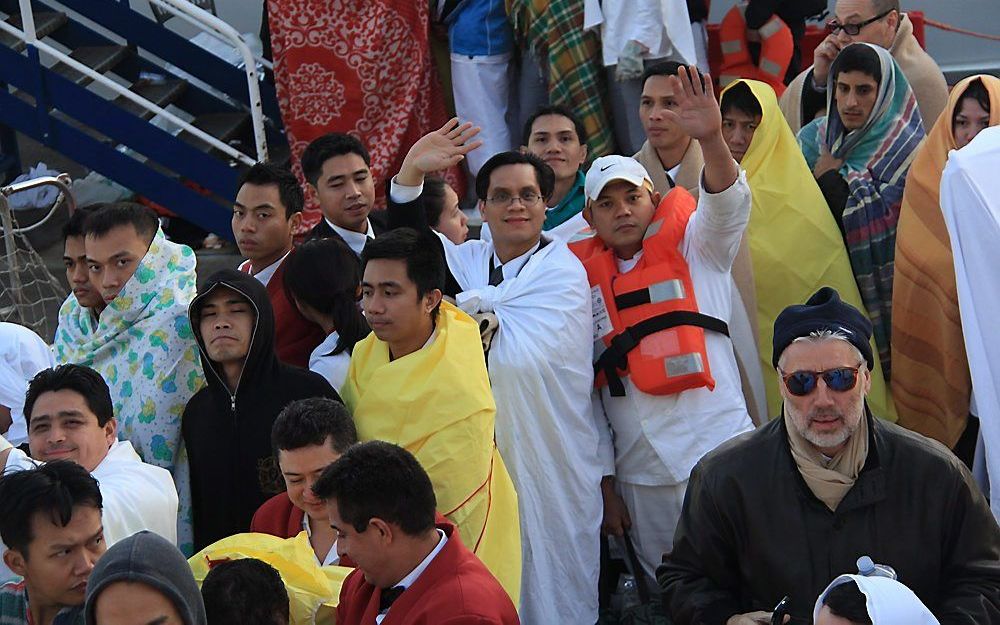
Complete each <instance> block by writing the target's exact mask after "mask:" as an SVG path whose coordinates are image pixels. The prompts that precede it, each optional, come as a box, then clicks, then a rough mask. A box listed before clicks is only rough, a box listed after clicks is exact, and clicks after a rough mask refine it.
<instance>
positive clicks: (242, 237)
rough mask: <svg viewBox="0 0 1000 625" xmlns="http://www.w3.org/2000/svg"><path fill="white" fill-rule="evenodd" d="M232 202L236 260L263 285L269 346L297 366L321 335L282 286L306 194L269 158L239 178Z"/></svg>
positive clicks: (302, 364) (305, 361) (304, 361)
mask: <svg viewBox="0 0 1000 625" xmlns="http://www.w3.org/2000/svg"><path fill="white" fill-rule="evenodd" d="M237 189H238V191H237V192H236V200H235V201H234V202H233V236H234V237H235V238H236V245H238V246H239V248H240V254H243V256H245V257H246V258H247V260H246V261H244V262H243V263H242V264H241V265H240V271H245V272H246V273H249V274H251V275H252V276H253V277H255V278H257V279H258V280H260V282H261V284H263V285H264V286H266V287H267V296H268V297H269V298H270V299H271V306H272V307H273V308H274V320H275V339H274V351H275V353H276V354H277V355H278V360H281V361H282V362H287V363H288V364H290V365H294V366H296V367H306V366H308V365H309V354H311V353H312V350H313V349H315V348H316V346H317V345H319V344H320V343H322V342H323V339H324V338H326V337H325V335H324V333H323V330H322V328H320V327H319V326H318V325H316V324H315V323H313V322H311V321H309V320H307V319H306V318H305V317H303V316H302V313H301V312H299V309H298V307H297V306H295V304H294V303H293V302H291V301H289V299H288V295H287V293H286V292H285V287H284V280H285V260H286V259H287V258H288V255H289V254H291V253H292V252H293V249H294V247H295V241H294V234H295V230H296V228H297V227H298V225H299V223H300V222H301V220H302V209H303V208H304V206H305V198H304V197H303V195H302V188H301V187H300V186H299V181H298V180H297V179H296V178H295V174H293V173H292V172H290V171H288V170H287V169H282V168H281V167H278V166H277V165H274V164H272V163H257V164H256V165H254V166H253V167H251V168H250V169H248V170H247V172H246V173H245V174H243V176H242V177H241V178H240V183H239V186H238V187H237Z"/></svg>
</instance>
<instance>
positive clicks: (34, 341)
mask: <svg viewBox="0 0 1000 625" xmlns="http://www.w3.org/2000/svg"><path fill="white" fill-rule="evenodd" d="M55 364H56V363H55V358H53V357H52V352H51V351H50V350H49V346H48V345H46V344H45V341H43V340H42V338H41V337H40V336H38V335H37V334H35V333H34V332H32V331H31V330H29V329H28V328H26V327H24V326H21V325H17V324H16V323H6V322H3V323H0V406H6V407H7V408H9V409H10V418H11V425H10V429H8V430H7V432H6V433H4V437H5V438H6V439H7V440H8V441H10V442H11V444H13V445H21V444H23V443H27V442H28V427H27V423H26V422H25V419H24V394H25V392H26V391H27V390H28V382H29V381H31V378H33V377H35V374H36V373H38V372H39V371H41V370H42V369H48V368H49V367H54V366H55Z"/></svg>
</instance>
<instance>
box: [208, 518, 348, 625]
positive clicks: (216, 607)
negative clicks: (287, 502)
mask: <svg viewBox="0 0 1000 625" xmlns="http://www.w3.org/2000/svg"><path fill="white" fill-rule="evenodd" d="M326 524H329V521H327V522H326ZM201 596H202V598H203V599H204V600H205V614H206V615H207V616H208V622H209V623H211V624H212V625H244V624H245V623H252V624H253V625H288V617H289V605H288V591H287V590H286V589H285V583H284V582H283V581H282V580H281V575H279V574H278V571H276V570H275V569H274V567H273V566H271V565H270V564H268V563H267V562H263V561H261V560H258V559H256V558H240V559H238V560H228V561H226V562H219V563H218V564H216V565H215V566H213V567H212V568H211V569H209V571H208V575H206V576H205V581H203V582H202V583H201Z"/></svg>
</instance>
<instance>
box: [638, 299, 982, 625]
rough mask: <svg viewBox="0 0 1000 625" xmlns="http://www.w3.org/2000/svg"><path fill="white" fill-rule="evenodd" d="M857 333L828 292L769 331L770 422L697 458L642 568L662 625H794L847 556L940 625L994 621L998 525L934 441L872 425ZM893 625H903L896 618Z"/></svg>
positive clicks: (865, 335)
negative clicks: (887, 577) (666, 535)
mask: <svg viewBox="0 0 1000 625" xmlns="http://www.w3.org/2000/svg"><path fill="white" fill-rule="evenodd" d="M871 334H872V324H871V322H870V321H869V320H868V317H867V316H865V314H864V313H862V312H861V311H860V310H858V309H857V308H854V307H853V306H851V305H849V304H846V303H844V302H843V301H842V300H841V299H840V296H839V294H838V293H837V292H836V291H835V290H834V289H831V288H829V287H824V288H822V289H820V290H819V291H818V292H816V293H815V294H814V295H813V296H812V297H811V298H809V300H808V301H807V302H806V303H805V304H796V305H792V306H789V307H787V308H785V310H784V311H782V312H781V314H780V315H778V318H777V319H776V321H775V323H774V340H773V352H772V356H771V359H772V360H771V362H772V365H773V366H774V367H775V374H776V375H777V376H778V377H779V379H780V382H779V385H780V386H779V388H780V390H781V396H782V400H783V403H782V415H781V418H777V419H774V420H773V421H771V422H770V423H768V424H767V425H765V426H763V427H761V428H759V429H758V430H756V431H754V432H749V433H747V434H743V435H742V436H739V437H737V438H734V439H732V440H730V441H728V442H726V443H724V444H722V445H721V446H719V447H717V448H716V449H715V450H713V451H711V452H709V453H708V454H707V455H706V456H704V457H703V458H702V459H701V460H700V461H699V462H698V464H697V465H696V466H695V468H694V470H693V471H692V473H691V483H690V485H689V487H688V497H687V498H686V499H685V500H684V508H683V512H682V513H681V521H680V525H679V526H678V528H677V535H676V537H675V539H674V546H673V551H672V552H671V553H670V554H669V555H668V556H667V558H666V561H665V564H664V565H663V566H661V567H660V568H659V569H658V571H657V573H658V576H659V577H658V578H659V583H660V586H661V588H662V589H663V597H664V602H665V604H666V605H667V606H668V608H669V612H670V613H671V614H672V617H673V622H674V623H677V624H678V625H688V624H693V623H698V624H701V623H704V624H706V625H725V624H728V625H752V624H753V623H761V622H770V618H771V617H770V614H769V613H768V612H766V611H767V610H770V609H771V608H772V607H773V606H775V605H777V604H778V602H779V601H780V600H781V599H782V597H784V596H788V598H789V602H788V604H787V605H788V608H789V612H788V613H789V614H790V615H791V621H790V623H792V624H793V625H799V624H805V623H810V622H811V619H812V615H813V607H814V602H815V600H816V597H817V596H819V595H820V593H821V592H822V591H823V589H824V588H826V586H827V584H828V583H829V580H830V579H833V578H835V577H836V576H837V575H839V574H841V573H843V572H844V571H853V570H856V568H855V567H856V564H855V563H856V561H857V559H858V558H859V557H860V556H862V555H868V556H870V557H871V559H872V560H874V561H875V562H878V563H880V564H885V565H888V566H890V567H892V568H893V569H895V571H896V573H897V574H898V579H899V581H900V582H901V583H903V584H905V585H906V586H907V587H909V588H910V589H912V590H913V592H914V593H916V595H917V596H918V597H920V599H921V600H922V601H923V602H924V603H925V604H926V605H927V607H928V608H930V610H931V611H932V612H933V613H934V614H935V616H937V618H938V620H939V621H940V622H941V624H942V625H959V624H966V623H996V622H1000V620H998V619H1000V527H998V526H997V521H996V519H994V517H993V514H992V513H991V511H990V507H989V504H988V503H987V502H986V500H985V498H984V497H983V495H982V493H981V492H980V491H979V488H978V487H977V486H976V485H975V483H974V482H973V479H972V476H971V475H970V474H969V471H968V470H967V469H966V468H965V465H964V464H962V462H961V461H960V460H959V459H958V458H956V457H955V456H954V455H952V454H951V452H949V451H948V450H947V449H946V448H945V447H944V446H942V445H940V444H939V443H937V442H935V441H932V440H930V439H927V438H924V437H923V436H921V435H919V434H916V433H914V432H910V431H908V430H904V429H902V428H900V427H898V426H896V425H894V424H892V423H889V422H887V421H883V420H882V419H877V418H874V417H873V416H872V414H871V412H870V411H869V410H868V406H867V403H866V400H865V397H866V395H867V394H868V392H869V390H870V388H871V370H872V368H873V366H874V364H875V356H874V355H873V350H872V346H871ZM905 622H907V623H909V622H911V621H905Z"/></svg>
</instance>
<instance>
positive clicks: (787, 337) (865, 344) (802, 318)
mask: <svg viewBox="0 0 1000 625" xmlns="http://www.w3.org/2000/svg"><path fill="white" fill-rule="evenodd" d="M819 330H833V331H836V332H840V333H841V334H843V335H844V336H846V337H847V340H848V341H850V343H851V345H853V346H855V347H857V348H858V351H860V352H861V355H862V356H864V358H865V361H867V362H868V370H869V371H871V369H872V367H874V366H875V363H874V361H873V360H872V346H871V343H869V339H871V337H872V322H871V321H869V320H868V317H867V316H865V314H864V313H862V312H861V311H860V310H858V309H857V308H855V307H854V306H851V305H850V304H845V303H844V302H843V301H841V299H840V293H837V290H836V289H834V288H831V287H828V286H825V287H823V288H822V289H820V290H818V291H816V292H815V293H814V294H813V296H812V297H810V298H809V300H808V301H807V302H806V303H805V304H793V305H792V306H789V307H788V308H786V309H784V310H783V311H781V313H780V314H779V315H778V318H777V319H775V320H774V343H773V345H774V351H773V353H772V355H771V364H772V365H774V366H775V367H777V366H778V358H780V357H781V352H783V351H785V348H786V347H788V346H789V345H791V343H792V341H794V340H795V339H797V338H800V337H803V336H809V335H810V334H812V333H813V332H817V331H819Z"/></svg>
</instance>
